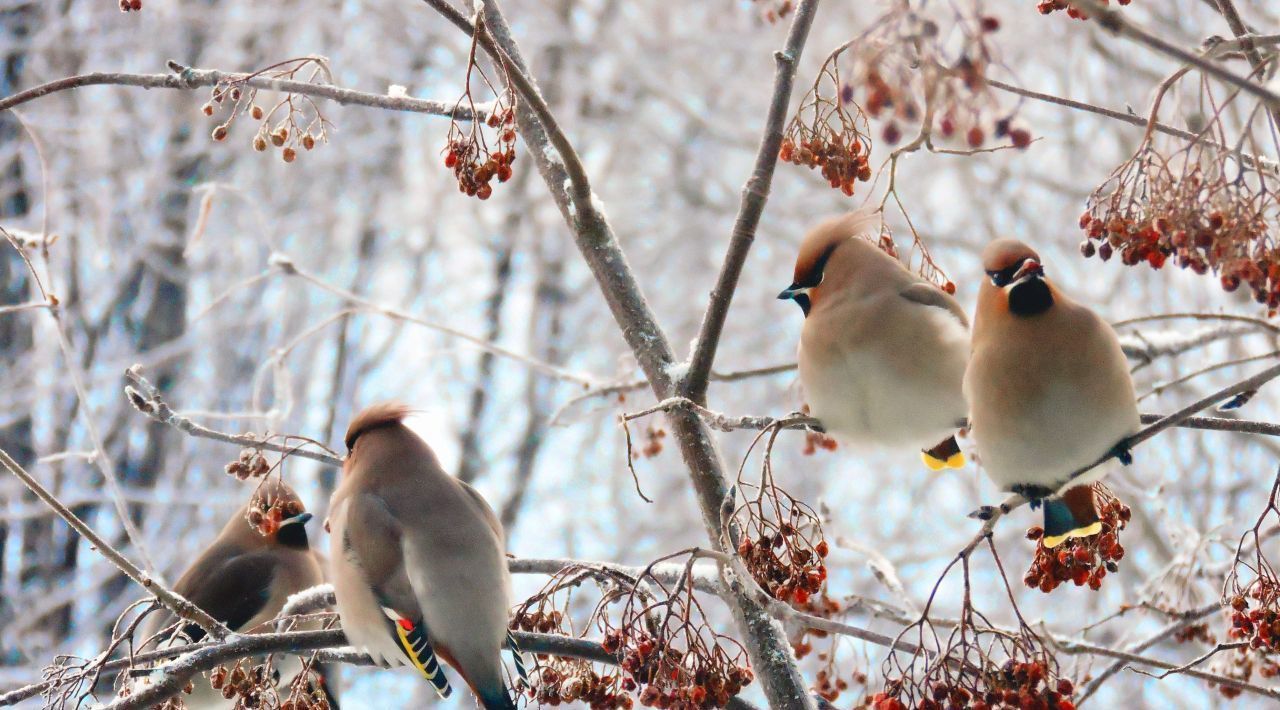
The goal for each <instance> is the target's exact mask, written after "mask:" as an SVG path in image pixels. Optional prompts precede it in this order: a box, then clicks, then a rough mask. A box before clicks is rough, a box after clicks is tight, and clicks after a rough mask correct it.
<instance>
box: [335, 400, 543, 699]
mask: <svg viewBox="0 0 1280 710" xmlns="http://www.w3.org/2000/svg"><path fill="white" fill-rule="evenodd" d="M409 414H410V410H409V409H408V408H406V407H405V406H403V405H400V404H395V403H386V404H378V405H374V406H372V407H369V408H368V409H365V410H364V411H362V412H360V413H359V414H358V415H356V417H355V419H354V420H353V421H352V422H351V425H350V427H349V428H348V429H347V437H346V444H347V450H348V452H349V453H348V454H347V459H346V462H345V463H344V464H343V477H342V482H341V484H340V485H339V486H338V488H337V489H336V490H335V491H334V493H333V499H332V501H331V502H330V505H329V510H330V513H329V531H330V535H331V541H330V553H329V557H330V564H331V566H332V570H333V575H332V576H333V585H334V593H335V594H336V596H337V606H338V614H339V616H340V617H341V619H342V628H343V630H344V631H345V632H346V635H347V638H348V639H349V640H350V641H351V643H352V645H354V646H356V647H357V648H362V649H364V650H365V651H366V652H367V653H368V654H369V655H370V656H371V657H372V658H373V659H374V661H376V662H379V663H381V664H383V665H408V666H411V667H413V668H414V669H416V670H417V672H418V673H419V674H420V675H422V676H423V677H424V678H426V680H427V681H429V682H430V683H431V684H432V686H434V687H435V689H436V692H437V693H438V694H439V695H440V696H441V697H448V695H449V694H450V693H451V692H452V689H451V687H450V685H449V680H448V678H446V676H445V674H444V671H443V669H442V668H441V667H440V664H439V662H438V660H437V659H442V660H444V662H445V663H448V664H449V665H450V666H452V667H453V669H454V670H456V671H457V672H458V674H459V675H460V676H462V679H463V680H464V681H466V683H467V685H469V686H470V687H471V690H472V691H473V692H474V693H475V695H476V697H477V698H479V700H480V702H481V703H482V704H483V706H484V707H485V708H486V709H487V710H497V709H503V710H506V709H510V708H515V703H514V702H513V701H512V698H511V695H510V694H509V693H508V690H507V685H506V683H505V681H504V679H503V670H504V668H503V664H502V656H501V653H502V650H503V648H509V649H510V650H511V651H512V655H513V657H514V659H515V664H516V669H517V672H518V673H519V674H520V675H521V677H522V678H523V676H524V670H523V662H522V660H521V659H520V654H519V649H518V648H516V646H515V641H514V639H513V638H512V636H511V634H510V632H509V631H508V630H507V610H508V609H509V608H510V607H511V580H510V576H509V574H508V572H507V561H506V542H505V536H504V535H503V531H502V525H501V523H499V522H498V519H497V517H496V516H495V515H494V514H493V510H491V509H490V508H489V505H488V504H487V503H486V502H485V501H484V499H483V498H481V497H480V494H479V493H477V492H476V491H475V489H473V488H472V487H471V486H468V485H467V484H466V483H464V482H462V481H459V480H458V479H456V478H454V477H453V476H450V475H449V474H447V473H445V471H444V470H443V469H442V468H441V467H440V463H439V462H438V461H437V460H436V457H435V454H434V453H433V452H432V450H431V447H429V446H428V445H427V443H426V442H425V441H423V440H422V439H421V438H420V437H419V436H418V435H417V434H416V433H414V432H413V431H411V430H410V429H409V428H408V427H406V426H405V425H404V418H405V417H406V416H408V415H409Z"/></svg>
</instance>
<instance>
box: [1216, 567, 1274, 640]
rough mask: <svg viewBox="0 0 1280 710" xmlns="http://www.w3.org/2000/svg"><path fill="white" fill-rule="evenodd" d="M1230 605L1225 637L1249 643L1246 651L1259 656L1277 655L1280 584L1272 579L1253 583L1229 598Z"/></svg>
mask: <svg viewBox="0 0 1280 710" xmlns="http://www.w3.org/2000/svg"><path fill="white" fill-rule="evenodd" d="M1250 599H1252V600H1253V604H1250V602H1249V600H1250ZM1230 604H1231V612H1230V619H1231V628H1230V629H1228V630H1227V636H1228V637H1229V638H1230V639H1231V640H1232V641H1248V642H1249V648H1251V649H1254V650H1256V651H1260V652H1262V653H1268V654H1269V653H1276V652H1280V585H1277V584H1276V582H1275V580H1271V579H1266V578H1259V579H1257V580H1255V582H1254V583H1253V584H1252V585H1250V587H1249V588H1248V589H1247V590H1245V591H1244V592H1242V593H1237V594H1235V595H1234V596H1233V597H1231V602H1230ZM1251 606H1252V608H1250V607H1251Z"/></svg>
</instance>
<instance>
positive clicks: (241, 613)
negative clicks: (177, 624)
mask: <svg viewBox="0 0 1280 710" xmlns="http://www.w3.org/2000/svg"><path fill="white" fill-rule="evenodd" d="M206 559H207V558H206ZM276 572H277V569H276V560H275V558H273V557H272V556H271V555H270V554H268V553H267V551H265V550H257V551H253V552H245V553H241V554H236V555H231V556H229V557H227V558H226V560H225V561H223V562H222V563H221V564H201V561H197V562H196V564H194V565H192V567H191V569H190V570H189V571H188V572H187V573H186V574H184V575H183V576H182V578H181V579H179V580H178V583H177V584H175V585H174V591H176V592H177V593H178V594H181V595H182V596H184V597H186V598H187V599H189V600H190V601H191V602H192V603H193V604H195V605H196V606H198V607H200V608H201V609H203V610H205V611H206V612H208V613H209V615H210V616H212V617H213V618H215V619H217V620H218V621H221V622H222V623H224V624H226V625H227V628H229V629H231V630H232V631H240V630H242V629H243V628H244V626H245V625H246V624H248V623H249V621H250V620H251V619H253V618H254V617H255V616H258V615H259V614H260V613H261V612H262V611H263V607H264V606H265V605H266V604H267V601H268V600H269V599H270V598H271V582H272V580H273V579H274V578H275V576H276ZM183 634H184V635H185V636H187V637H188V638H189V639H191V642H192V643H195V642H197V641H199V640H200V639H202V638H204V629H202V628H200V627H199V626H196V625H195V624H187V625H186V626H185V627H184V628H183Z"/></svg>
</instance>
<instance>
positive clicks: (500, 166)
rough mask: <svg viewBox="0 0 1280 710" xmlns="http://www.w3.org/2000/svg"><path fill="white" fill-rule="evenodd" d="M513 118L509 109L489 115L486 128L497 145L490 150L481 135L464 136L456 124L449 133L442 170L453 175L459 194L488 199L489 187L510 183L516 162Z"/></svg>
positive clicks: (513, 112)
mask: <svg viewBox="0 0 1280 710" xmlns="http://www.w3.org/2000/svg"><path fill="white" fill-rule="evenodd" d="M515 120H516V114H515V111H514V110H513V109H511V108H510V107H508V108H506V109H503V110H502V111H495V112H494V113H492V114H490V115H489V118H488V119H487V120H486V122H485V125H487V126H488V127H490V128H494V129H497V130H498V134H497V135H498V137H497V145H496V146H495V147H494V148H493V149H492V150H491V149H490V148H489V146H488V144H487V143H486V142H485V140H484V136H483V135H482V133H481V132H480V131H478V130H476V129H475V127H474V126H473V127H472V130H471V131H470V133H469V134H464V133H463V132H462V129H461V128H458V125H457V124H456V123H455V124H453V126H451V127H450V129H449V145H448V147H447V148H446V149H445V155H444V166H445V167H446V168H449V169H450V170H452V171H453V176H454V178H455V179H456V180H457V181H458V190H460V191H461V192H465V193H466V194H467V195H468V196H471V197H478V198H480V199H482V200H487V199H489V196H490V195H492V194H493V186H492V185H490V184H489V183H491V182H492V181H493V179H494V178H497V179H498V182H506V181H508V180H510V179H511V175H512V173H511V166H512V164H513V163H515V162H516V149H515V141H516V126H515Z"/></svg>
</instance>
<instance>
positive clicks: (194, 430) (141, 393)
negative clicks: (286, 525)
mask: <svg viewBox="0 0 1280 710" xmlns="http://www.w3.org/2000/svg"><path fill="white" fill-rule="evenodd" d="M124 376H125V379H127V380H128V381H129V382H131V383H132V385H133V386H126V387H125V394H126V395H127V396H128V397H129V402H130V404H132V405H133V407H134V409H137V410H138V411H139V412H142V413H143V414H145V415H147V416H148V417H150V418H151V419H153V420H155V421H157V422H159V423H161V424H164V425H166V426H171V427H173V428H174V429H177V430H178V431H180V432H183V433H184V434H189V435H191V436H194V437H197V438H201V439H213V440H214V441H223V442H226V443H228V444H236V445H238V446H242V447H247V448H254V449H265V450H267V451H275V452H277V453H281V454H287V455H289V456H301V457H302V458H306V459H311V460H313V461H319V462H321V463H326V464H329V465H330V466H336V467H338V468H341V467H342V458H341V457H340V456H338V454H337V452H335V451H332V450H330V449H328V448H327V447H324V446H322V445H320V444H319V443H314V442H313V443H314V445H315V446H317V447H318V448H320V449H322V450H321V451H313V450H311V449H307V448H300V447H299V446H298V445H297V444H278V443H275V442H274V441H270V437H266V436H257V435H254V434H227V433H225V432H221V431H216V430H214V429H209V428H207V427H203V426H200V425H199V424H196V423H195V422H193V421H191V420H190V419H188V418H186V417H184V416H182V415H180V414H178V413H176V412H174V411H173V409H172V408H171V407H170V406H169V404H168V403H167V402H165V401H164V399H163V398H162V397H161V396H160V391H159V390H157V389H156V387H155V385H153V384H151V383H150V382H148V381H147V378H145V377H143V376H142V366H141V365H134V366H133V367H130V368H129V369H128V370H125V373H124ZM291 438H292V437H291Z"/></svg>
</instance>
